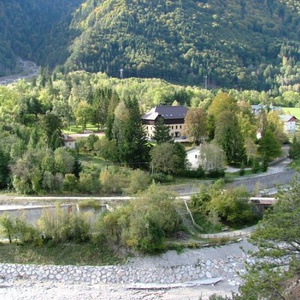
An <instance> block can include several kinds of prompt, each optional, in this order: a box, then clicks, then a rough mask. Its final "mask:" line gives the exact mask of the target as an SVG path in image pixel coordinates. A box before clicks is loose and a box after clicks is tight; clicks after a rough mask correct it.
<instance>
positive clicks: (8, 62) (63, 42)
mask: <svg viewBox="0 0 300 300" xmlns="http://www.w3.org/2000/svg"><path fill="white" fill-rule="evenodd" d="M81 2H82V1H81V0H72V1H70V0H45V1H42V2H41V1H38V0H30V1H22V0H9V1H8V0H3V1H1V2H0V76H3V75H6V74H9V73H11V72H14V71H18V70H15V68H16V59H17V57H21V58H23V59H30V60H33V61H35V62H37V63H39V64H43V65H49V66H50V67H54V66H55V65H56V64H57V63H63V62H64V59H66V57H67V55H68V52H67V48H66V46H67V44H68V40H69V39H70V38H71V37H72V36H73V33H72V31H71V30H69V28H68V27H69V23H70V21H71V18H72V15H71V13H72V11H74V9H75V8H76V7H77V6H78V5H79V4H80V3H81Z"/></svg>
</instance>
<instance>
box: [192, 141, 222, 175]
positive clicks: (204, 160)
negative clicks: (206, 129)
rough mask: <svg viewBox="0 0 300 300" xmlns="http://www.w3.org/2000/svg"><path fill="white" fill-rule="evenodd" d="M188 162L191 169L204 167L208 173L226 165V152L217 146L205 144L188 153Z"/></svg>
mask: <svg viewBox="0 0 300 300" xmlns="http://www.w3.org/2000/svg"><path fill="white" fill-rule="evenodd" d="M187 161H188V163H189V165H190V168H191V169H197V168H199V166H200V167H202V169H203V170H205V171H208V170H212V169H220V168H223V167H224V165H225V154H224V151H223V150H222V149H221V148H220V147H218V146H217V145H215V144H209V143H203V144H200V145H199V146H198V147H195V148H192V149H190V150H188V151H187Z"/></svg>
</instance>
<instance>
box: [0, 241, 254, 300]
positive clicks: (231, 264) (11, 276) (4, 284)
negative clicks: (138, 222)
mask: <svg viewBox="0 0 300 300" xmlns="http://www.w3.org/2000/svg"><path fill="white" fill-rule="evenodd" d="M242 249H244V250H242ZM254 249H255V248H254V246H253V245H251V244H249V243H248V242H247V240H246V239H242V240H240V241H239V242H237V243H233V244H228V245H224V246H220V247H214V248H202V249H187V250H185V251H184V252H183V253H177V252H176V251H168V252H166V253H164V254H161V255H159V256H138V257H134V258H130V259H129V260H128V261H127V263H126V264H122V265H117V266H103V267H95V266H82V267H80V266H35V265H10V264H1V265H0V278H1V282H0V283H1V285H0V287H1V289H0V298H1V299H10V300H14V299H37V298H43V299H44V300H47V299H75V300H77V299H78V300H79V299H80V300H81V299H82V298H84V299H125V300H126V299H128V300H129V299H130V300H131V299H199V297H200V296H201V295H202V296H203V299H208V297H209V295H211V294H213V293H219V294H222V295H228V296H229V295H231V293H232V292H237V291H238V287H239V285H240V284H241V283H242V279H241V278H240V274H243V273H245V263H246V262H249V263H252V259H251V258H250V257H249V256H248V254H247V251H248V250H254ZM137 284H138V285H137ZM66 291H68V293H66ZM6 295H9V298H7V297H6ZM5 297H6V298H5Z"/></svg>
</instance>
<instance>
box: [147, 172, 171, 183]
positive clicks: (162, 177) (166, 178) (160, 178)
mask: <svg viewBox="0 0 300 300" xmlns="http://www.w3.org/2000/svg"><path fill="white" fill-rule="evenodd" d="M151 179H152V181H154V182H156V183H169V182H172V181H174V177H173V176H172V175H166V174H163V173H153V174H151Z"/></svg>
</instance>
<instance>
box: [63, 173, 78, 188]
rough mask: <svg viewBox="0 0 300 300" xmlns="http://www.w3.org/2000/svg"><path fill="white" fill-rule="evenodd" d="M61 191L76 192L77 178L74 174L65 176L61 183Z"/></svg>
mask: <svg viewBox="0 0 300 300" xmlns="http://www.w3.org/2000/svg"><path fill="white" fill-rule="evenodd" d="M63 190H64V191H67V192H75V191H77V178H76V176H75V175H74V174H66V175H65V178H64V182H63Z"/></svg>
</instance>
